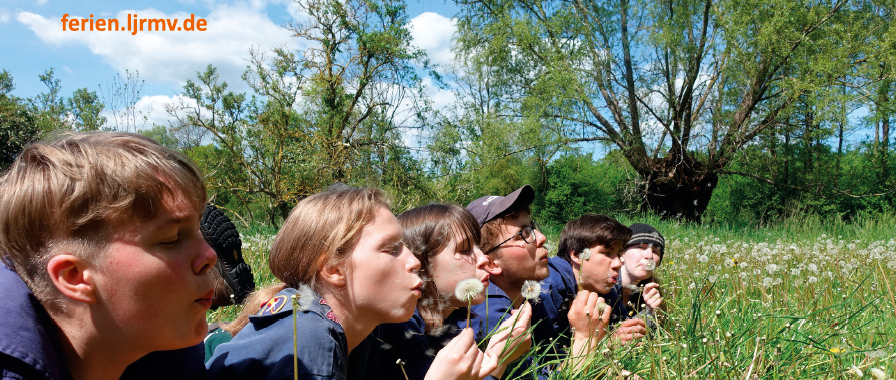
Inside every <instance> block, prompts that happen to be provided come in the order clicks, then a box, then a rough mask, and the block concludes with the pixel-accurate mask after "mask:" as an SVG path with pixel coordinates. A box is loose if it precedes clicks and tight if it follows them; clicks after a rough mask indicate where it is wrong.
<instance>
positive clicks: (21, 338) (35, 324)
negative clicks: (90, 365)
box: [0, 265, 205, 380]
mask: <svg viewBox="0 0 896 380" xmlns="http://www.w3.org/2000/svg"><path fill="white" fill-rule="evenodd" d="M0 289H3V290H4V300H3V302H0V316H2V318H0V379H53V380H66V379H71V378H72V377H71V374H70V373H69V371H68V366H67V365H66V362H65V354H64V351H63V350H62V346H61V344H60V342H59V336H58V335H57V333H56V330H57V327H56V324H55V323H53V320H52V319H50V316H49V314H47V312H46V310H45V309H44V307H43V306H42V305H41V304H40V302H38V301H37V299H36V298H35V297H34V294H33V293H31V289H28V287H27V286H26V285H25V283H24V282H23V281H22V279H21V278H20V277H19V275H18V274H16V273H15V272H13V271H12V270H11V269H9V268H8V267H6V266H5V265H0ZM203 352H204V349H203V347H202V345H201V344H199V345H196V346H193V347H189V348H185V349H181V350H175V351H158V352H153V353H150V354H148V355H146V356H144V357H143V358H140V360H138V361H136V362H134V363H133V364H131V365H130V366H128V368H127V369H125V372H124V374H123V375H122V376H121V379H127V380H130V379H165V380H179V379H184V380H187V379H204V378H205V366H204V365H203V363H202V359H203V355H204V353H203Z"/></svg>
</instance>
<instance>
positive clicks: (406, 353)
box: [352, 313, 436, 379]
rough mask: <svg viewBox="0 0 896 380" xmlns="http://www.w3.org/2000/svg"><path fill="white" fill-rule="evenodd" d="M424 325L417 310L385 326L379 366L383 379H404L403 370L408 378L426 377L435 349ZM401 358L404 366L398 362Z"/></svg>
mask: <svg viewBox="0 0 896 380" xmlns="http://www.w3.org/2000/svg"><path fill="white" fill-rule="evenodd" d="M424 326H425V325H424V323H423V318H422V317H420V315H419V314H417V313H414V317H413V318H411V320H409V321H407V322H404V323H392V324H386V325H382V327H383V345H382V355H380V358H379V365H380V369H381V370H382V373H383V378H386V379H401V378H404V373H407V377H408V379H423V378H424V377H426V372H427V371H428V370H429V367H430V365H432V361H433V358H434V357H435V354H436V352H435V351H434V350H432V349H431V347H430V344H429V341H428V340H427V336H426V335H425V333H424ZM352 355H354V351H353V352H352ZM399 360H400V361H401V362H402V363H403V367H404V368H402V365H400V364H398V361H399ZM402 369H404V371H402Z"/></svg>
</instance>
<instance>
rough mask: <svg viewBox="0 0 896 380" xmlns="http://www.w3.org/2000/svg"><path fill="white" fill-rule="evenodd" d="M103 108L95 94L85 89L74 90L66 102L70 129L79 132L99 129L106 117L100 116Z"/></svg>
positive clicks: (104, 122)
mask: <svg viewBox="0 0 896 380" xmlns="http://www.w3.org/2000/svg"><path fill="white" fill-rule="evenodd" d="M103 107H104V106H103V103H102V102H101V101H100V99H99V97H98V96H97V95H96V92H94V91H88V90H87V88H79V89H77V90H75V92H73V93H72V97H71V98H68V99H67V100H66V108H67V109H68V112H69V117H70V119H71V124H72V128H73V129H76V130H79V131H96V130H99V129H101V128H102V127H103V126H104V125H105V124H106V117H105V116H100V113H101V112H103Z"/></svg>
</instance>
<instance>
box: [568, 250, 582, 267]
mask: <svg viewBox="0 0 896 380" xmlns="http://www.w3.org/2000/svg"><path fill="white" fill-rule="evenodd" d="M569 261H571V262H573V263H575V264H576V265H580V266H581V265H582V258H581V257H579V253H578V252H574V251H569Z"/></svg>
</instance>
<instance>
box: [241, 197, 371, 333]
mask: <svg viewBox="0 0 896 380" xmlns="http://www.w3.org/2000/svg"><path fill="white" fill-rule="evenodd" d="M380 207H383V208H386V209H387V210H388V209H389V203H388V201H386V198H385V196H384V195H383V193H382V192H381V191H380V190H379V189H375V188H366V189H352V188H348V189H340V190H333V191H326V192H323V193H318V194H314V195H312V196H310V197H308V198H305V199H303V200H302V201H301V202H299V204H297V205H296V207H295V208H294V209H293V210H292V212H291V213H290V214H289V217H287V218H286V221H285V222H284V223H283V227H282V228H280V232H279V233H277V237H276V238H274V244H273V245H272V246H271V254H270V257H269V258H268V265H269V266H270V269H271V274H273V275H274V276H275V277H277V279H279V280H280V281H282V283H279V284H275V285H271V286H268V287H265V288H263V289H261V290H259V291H257V292H255V293H253V294H252V295H251V296H250V297H249V298H248V299H247V300H246V302H245V307H243V310H242V312H241V313H240V315H239V316H237V318H236V319H235V320H234V321H233V322H232V323H230V324H228V325H226V326H224V329H225V330H227V331H228V332H229V333H230V334H231V335H236V333H237V332H239V331H240V330H242V328H243V327H245V326H246V325H247V324H248V323H249V315H253V314H256V313H258V311H259V310H260V309H261V306H262V305H263V304H264V303H265V302H266V301H268V300H269V299H271V297H273V296H274V295H276V294H277V293H279V292H280V291H281V290H283V289H284V288H285V287H291V288H298V287H299V285H302V284H305V285H308V286H311V288H312V289H314V291H316V292H318V293H321V291H322V290H324V289H323V287H324V286H325V285H324V284H323V283H320V282H318V281H317V275H318V271H319V270H320V268H322V267H323V266H324V265H325V264H329V265H344V263H345V261H347V260H348V258H349V254H350V253H351V252H352V249H354V247H355V244H357V242H358V239H360V237H361V231H362V230H363V229H364V227H365V226H367V225H369V224H370V223H372V222H373V219H374V216H375V215H376V210H377V209H378V208H380Z"/></svg>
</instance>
